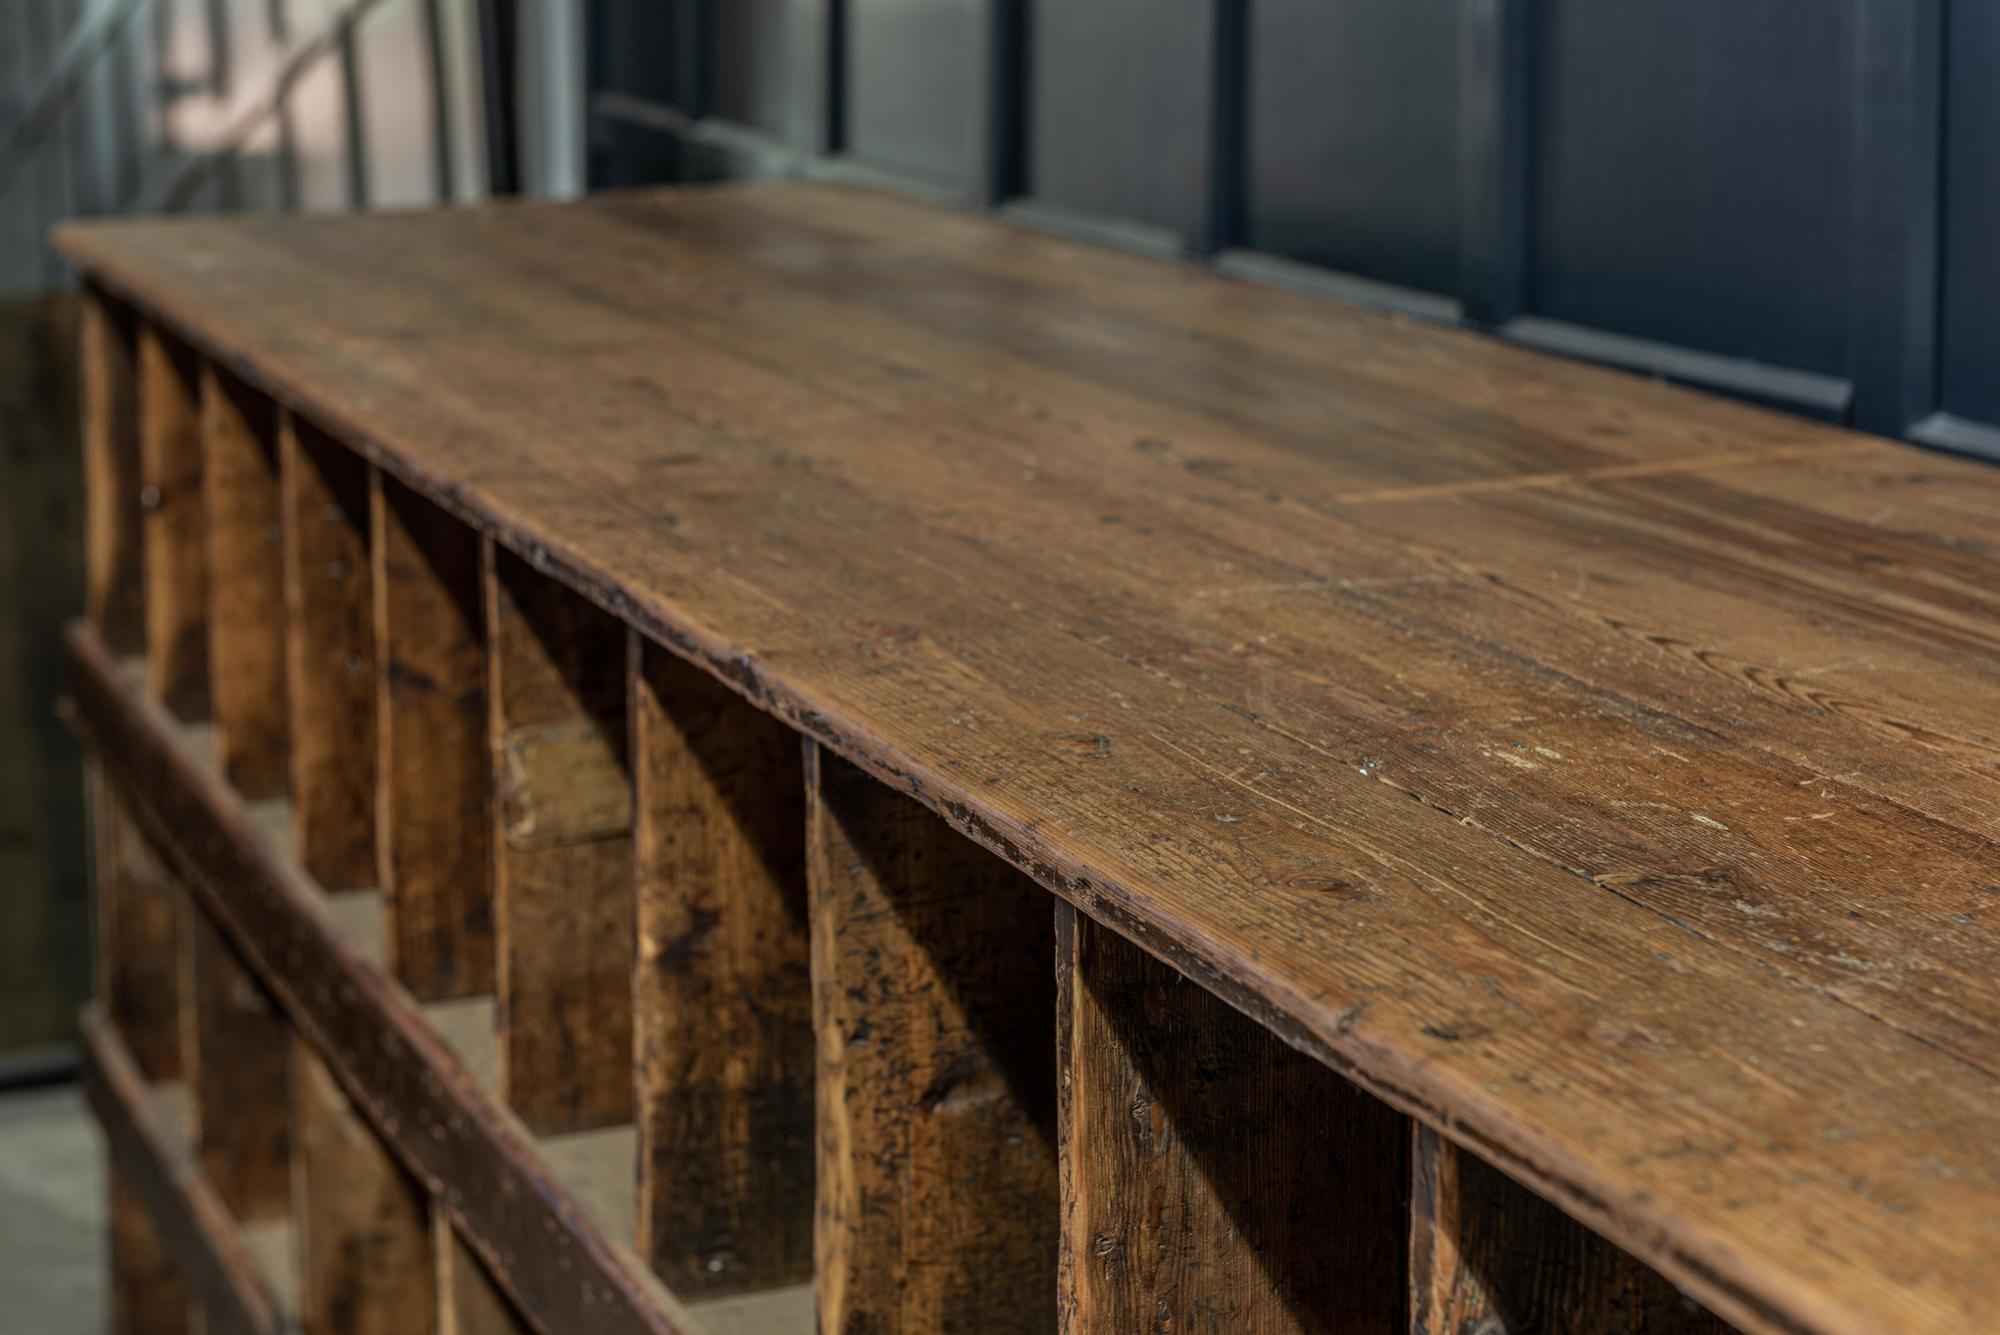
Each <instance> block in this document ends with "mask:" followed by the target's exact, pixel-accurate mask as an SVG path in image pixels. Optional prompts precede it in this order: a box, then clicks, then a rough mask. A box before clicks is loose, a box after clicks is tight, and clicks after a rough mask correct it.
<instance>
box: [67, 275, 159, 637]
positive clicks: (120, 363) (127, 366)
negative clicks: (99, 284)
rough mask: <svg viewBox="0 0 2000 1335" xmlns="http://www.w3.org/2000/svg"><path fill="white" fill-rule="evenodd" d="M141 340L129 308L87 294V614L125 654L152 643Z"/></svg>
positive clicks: (83, 369) (83, 326) (83, 320)
mask: <svg viewBox="0 0 2000 1335" xmlns="http://www.w3.org/2000/svg"><path fill="white" fill-rule="evenodd" d="M137 337H138V326H137V324H136V322H135V321H134V318H133V316H132V312H131V311H130V310H129V309H128V308H127V307H126V306H125V305H124V304H122V303H120V302H118V301H116V300H115V299H113V298H111V297H107V296H106V295H105V294H104V293H102V292H99V291H97V290H96V289H95V288H86V289H85V291H84V294H83V297H82V312H81V317H80V334H79V342H80V344H81V350H80V358H79V370H80V378H81V381H82V383H81V387H80V391H79V395H80V398H81V408H82V419H83V421H82V435H83V474H84V514H83V580H84V610H85V612H86V613H87V614H88V615H89V617H90V620H91V622H92V624H94V625H95V626H96V627H97V629H98V633H99V634H101V635H103V636H104V640H105V643H107V644H109V645H110V646H111V648H112V650H113V651H114V652H116V653H120V654H127V653H136V652H138V651H139V650H141V649H143V648H145V645H146V621H145V616H146V613H145V586H144V583H143V575H142V571H143V569H144V559H145V558H144V551H143V545H142V541H141V537H140V530H141V527H142V524H143V520H142V518H141V515H142V512H141V510H140V508H139V490H140V487H141V485H142V483H141V482H140V480H139V391H138V376H139V371H138V358H139V352H138V344H137Z"/></svg>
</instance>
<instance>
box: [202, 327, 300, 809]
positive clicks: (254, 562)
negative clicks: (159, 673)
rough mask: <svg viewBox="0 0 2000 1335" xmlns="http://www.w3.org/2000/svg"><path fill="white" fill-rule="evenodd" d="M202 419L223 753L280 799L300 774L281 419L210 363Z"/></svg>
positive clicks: (238, 777) (224, 760) (213, 654)
mask: <svg viewBox="0 0 2000 1335" xmlns="http://www.w3.org/2000/svg"><path fill="white" fill-rule="evenodd" d="M201 415H202V436H203V438H204V441H205V445H204V449H205V455H204V461H203V467H202V485H203V486H204V487H205V488H206V491H207V515H206V524H205V528H206V530H207V533H206V536H207V542H208V549H207V570H208V597H209V601H208V664H209V681H210V684H211V688H212V691H213V694H214V705H215V724H216V736H215V746H216V755H217V757H218V759H219V762H220V763H221V765H222V771H223V773H224V774H225V775H227V776H228V778H229V781H230V783H232V784H234V785H235V787H236V789H237V791H238V792H240V793H242V794H243V795H244V796H245V797H250V798H260V797H276V796H279V795H281V794H283V793H284V792H285V790H286V785H287V783H288V780H289V768H290V758H289V754H288V750H287V737H288V734H289V723H288V721H287V717H286V710H285V578H284V570H285V565H284V524H283V520H282V515H281V509H280V505H279V496H278V412H277V409H276V407H275V406H273V404H272V403H271V401H270V400H269V399H267V398H265V397H264V396H263V395H261V394H259V393H257V392H256V391H255V390H252V389H249V388H247V387H245V386H244V384H243V383H242V382H241V381H240V380H238V379H236V377H234V376H232V375H230V374H229V373H228V372H226V371H223V370H221V369H220V368H218V367H216V366H213V365H208V366H204V367H203V368H202V378H201Z"/></svg>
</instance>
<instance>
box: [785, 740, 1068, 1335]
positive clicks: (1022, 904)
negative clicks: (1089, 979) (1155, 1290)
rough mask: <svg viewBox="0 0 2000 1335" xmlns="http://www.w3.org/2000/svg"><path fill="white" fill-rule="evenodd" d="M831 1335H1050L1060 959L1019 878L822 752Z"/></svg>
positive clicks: (819, 819) (1038, 907) (819, 843)
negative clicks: (914, 1334)
mask: <svg viewBox="0 0 2000 1335" xmlns="http://www.w3.org/2000/svg"><path fill="white" fill-rule="evenodd" d="M806 791H807V794H808V799H809V800H808V815H807V821H806V830H807V845H806V857H807V868H808V872H809V875H810V880H811V889H812V975H813V1023H814V1026H815V1028H816V1030H817V1031H818V1038H819V1086H818V1101H819V1174H818V1202H817V1209H818V1224H817V1228H816V1231H815V1253H816V1257H817V1266H816V1275H815V1284H816V1285H817V1290H818V1293H817V1298H818V1307H819V1328H820V1330H822V1331H825V1332H844V1333H848V1335H858V1333H859V1332H867V1331H888V1330H910V1331H917V1330H953V1331H1027V1330H1047V1329H1048V1328H1049V1326H1050V1324H1051V1321H1052V1318H1053V1315H1054V1313H1053V1310H1052V1308H1053V1303H1054V1298H1055V1267H1056V1222H1057V1216H1056V1209H1057V1206H1056V1163H1055V1087H1054V1079H1055V1072H1054V1070H1053V1065H1052V1060H1051V1054H1052V1050H1053V1049H1052V1044H1051V1035H1052V1032H1053V1028H1054V954H1053V947H1052V945H1051V938H1050V933H1049V930H1048V929H1047V927H1046V925H1045V924H1046V923H1047V918H1046V915H1045V912H1044V910H1045V909H1046V897H1045V896H1044V895H1043V894H1042V893H1041V892H1040V891H1039V890H1038V889H1037V888H1036V887H1035V886H1034V885H1033V884H1032V883H1031V882H1029V881H1028V880H1027V879H1026V878H1025V877H1023V876H1022V875H1021V873H1020V872H1018V871H1016V870H1015V869H1014V868H1012V867H1010V866H1008V865H1007V864H1006V863H1004V862H1002V861H1000V860H999V859H997V858H995V857H994V856H993V855H992V854H990V853H988V852H987V851H986V850H985V849H982V848H980V847H978V846H976V845H974V844H972V843H970V842H968V841H967V840H966V839H965V837H964V836H963V835H961V834H959V833H958V832H957V831H955V830H953V829H951V828H950V827H949V826H947V825H946V824H945V823H944V822H943V821H941V820H939V819H938V818H937V817H936V816H935V815H933V814H932V813H931V812H929V811H926V810H925V809H924V808H923V807H921V806H919V805H917V804H916V803H914V802H912V801H910V799H909V798H907V797H905V796H904V795H903V794H901V793H898V792H895V791H893V790H891V789H889V788H886V787H884V786H883V785H882V784H880V783H877V782H876V781H875V780H874V779H873V778H870V777H869V776H868V775H866V774H863V773H862V772H861V771H860V770H858V769H856V768H854V767H853V766H852V765H850V764H848V763H847V762H846V761H844V760H842V759H840V758H839V757H838V756H832V755H827V754H826V753H825V752H823V751H820V750H818V749H817V748H815V749H814V750H813V751H812V752H810V753H809V755H808V759H807V773H806Z"/></svg>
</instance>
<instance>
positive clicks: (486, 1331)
mask: <svg viewBox="0 0 2000 1335" xmlns="http://www.w3.org/2000/svg"><path fill="white" fill-rule="evenodd" d="M431 1245H432V1246H433V1248H435V1250H436V1257H437V1297H438V1327H437V1328H438V1335H529V1326H528V1324H527V1322H525V1321H523V1320H522V1319H521V1318H520V1317H519V1316H518V1315H516V1314H515V1311H514V1309H513V1308H512V1307H510V1306H509V1305H508V1303H507V1299H506V1298H505V1297H504V1296H503V1295H502V1294H501V1292H500V1289H499V1286H498V1285H496V1284H494V1282H493V1277H492V1276H491V1275H489V1274H487V1273H486V1267H485V1266H484V1265H482V1264H480V1261H479V1258H478V1257H476V1256H474V1255H473V1254H472V1249H471V1248H469V1247H467V1246H466V1245H465V1240H464V1239H463V1238H461V1237H459V1236H458V1230H457V1229H455V1228H453V1227H452V1225H451V1219H450V1217H449V1216H447V1215H446V1214H445V1212H444V1211H442V1210H439V1209H435V1208H434V1209H432V1211H431Z"/></svg>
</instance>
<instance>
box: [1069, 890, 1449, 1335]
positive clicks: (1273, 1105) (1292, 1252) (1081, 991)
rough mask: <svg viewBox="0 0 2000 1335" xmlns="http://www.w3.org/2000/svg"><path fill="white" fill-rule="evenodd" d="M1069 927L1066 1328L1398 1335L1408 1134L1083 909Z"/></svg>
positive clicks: (1391, 1117) (1361, 1096) (1400, 1122)
mask: <svg viewBox="0 0 2000 1335" xmlns="http://www.w3.org/2000/svg"><path fill="white" fill-rule="evenodd" d="M1056 921H1057V929H1056V956H1057V974H1058V978H1059V990H1058V994H1057V1003H1056V1004H1057V1016H1056V1025H1057V1035H1058V1037H1057V1050H1058V1053H1059V1058H1058V1060H1059V1062H1060V1064H1061V1066H1060V1073H1059V1075H1058V1082H1057V1083H1058V1088H1059V1090H1060V1093H1061V1139H1062V1147H1061V1156H1062V1262H1061V1263H1062V1279H1061V1284H1060V1297H1059V1300H1058V1301H1059V1308H1060V1315H1061V1327H1062V1329H1063V1330H1065V1331H1069V1332H1084V1331H1100V1330H1139V1329H1147V1330H1187V1331H1237V1330H1248V1331H1257V1332H1286V1333H1289V1332H1305V1331H1316V1332H1353V1333H1354V1335H1361V1333H1362V1332H1375V1331H1384V1330H1390V1329H1393V1328H1395V1327H1396V1326H1397V1325H1398V1324H1399V1322H1400V1321H1401V1319H1402V1316H1403V1310H1404V1309H1403V1302H1404V1296H1403V1292H1402V1285H1401V1276H1402V1275H1403V1273H1404V1258H1405V1230H1406V1228H1407V1216H1406V1202H1407V1200H1408V1181H1407V1176H1406V1175H1407V1172H1408V1164H1409V1157H1408V1150H1407V1146H1408V1137H1409V1130H1408V1123H1407V1121H1405V1119H1403V1118H1402V1117H1400V1116H1398V1115H1397V1114H1396V1113H1395V1112H1394V1111H1393V1110H1391V1109H1390V1108H1388V1107H1387V1106H1385V1105H1384V1104H1382V1103H1381V1102H1380V1101H1379V1100H1377V1099H1374V1098H1372V1097H1370V1096H1369V1095H1368V1094H1366V1093H1363V1092H1362V1091H1361V1090H1359V1089H1356V1088H1355V1087H1354V1086H1353V1085H1351V1084H1348V1083H1347V1082H1345V1081H1343V1080H1342V1079H1341V1078H1340V1077H1339V1076H1337V1075H1335V1074H1334V1073H1333V1072H1331V1071H1329V1070H1327V1069H1326V1068H1325V1067H1323V1066H1321V1065H1320V1064H1319V1063H1317V1062H1315V1061H1313V1060H1312V1059H1311V1058H1309V1057H1306V1056H1304V1055H1302V1054H1300V1053H1297V1052H1294V1051H1292V1050H1291V1049H1289V1048H1287V1047H1285V1046H1284V1045H1283V1044H1281V1043H1280V1042H1278V1040H1277V1039H1275V1038H1274V1037H1272V1036H1271V1035H1270V1034H1268V1033H1266V1032H1264V1031H1263V1030H1262V1029H1260V1028H1259V1027H1258V1026H1257V1025H1256V1023H1255V1022H1254V1021H1252V1020H1250V1019H1249V1018H1248V1017H1246V1016H1244V1015H1241V1014H1239V1013H1238V1012H1236V1011H1234V1010H1231V1009H1230V1008H1229V1007H1228V1006H1226V1005H1224V1004H1223V1003H1222V1002H1220V1001H1218V1000H1217V999H1216V998H1215V997H1213V996H1211V995H1210V994H1209V993H1207V992H1205V991H1203V990H1202V989H1201V988H1200V987H1199V986H1198V985H1196V984H1195V983H1193V982H1191V981H1189V980H1188V979H1186V978H1183V977H1182V976H1181V975H1179V974H1178V973H1175V972H1174V971H1173V970H1172V969H1169V968H1167V967H1166V966H1165V965H1163V964H1161V963H1160V962H1159V961H1157V960H1155V959H1153V958H1151V957H1150V956H1148V955H1147V954H1146V953H1145V952H1144V951H1142V950H1140V949H1139V948H1138V947H1137V946H1134V945H1132V944H1131V943H1130V942H1128V941H1125V940H1124V939H1123V938H1121V937H1119V936H1117V935H1116V934H1114V933H1112V932H1111V931H1109V930H1107V929H1106V928H1104V927H1101V926H1099V925H1097V924H1096V923H1093V922H1091V921H1090V920H1089V919H1087V918H1080V917H1079V916H1078V915H1077V914H1076V913H1075V912H1074V911H1073V910H1071V909H1070V908H1069V907H1068V906H1067V905H1064V906H1062V907H1059V908H1058V909H1057V910H1056Z"/></svg>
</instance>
